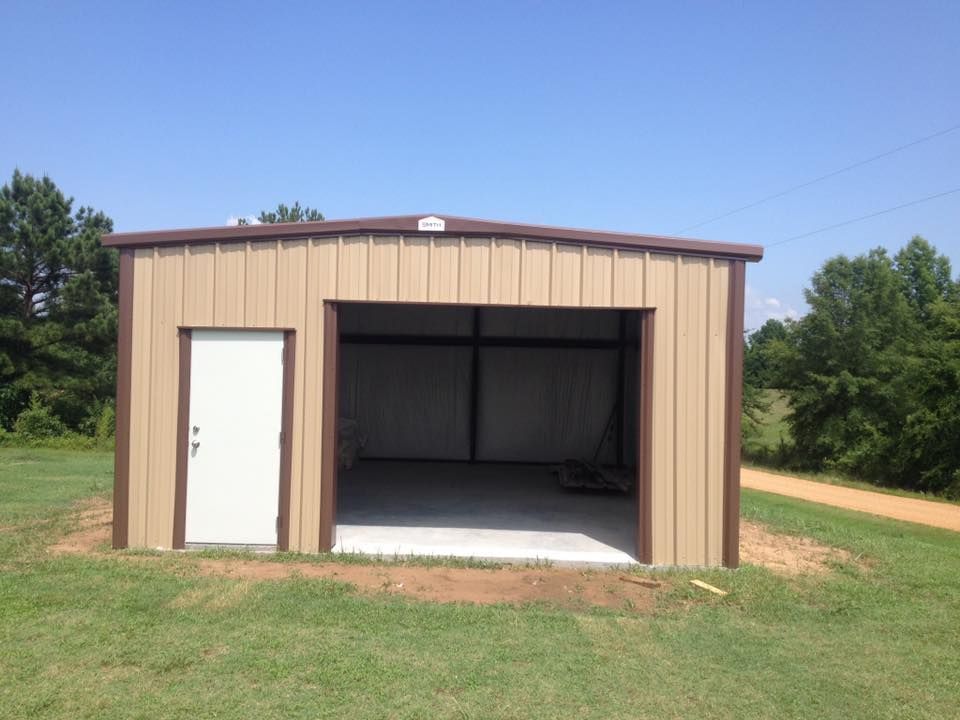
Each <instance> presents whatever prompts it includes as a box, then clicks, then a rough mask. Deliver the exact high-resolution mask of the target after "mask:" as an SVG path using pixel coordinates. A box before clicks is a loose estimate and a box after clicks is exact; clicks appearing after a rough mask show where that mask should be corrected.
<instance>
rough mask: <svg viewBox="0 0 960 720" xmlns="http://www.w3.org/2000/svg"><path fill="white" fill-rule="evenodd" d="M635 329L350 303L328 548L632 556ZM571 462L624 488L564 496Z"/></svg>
mask: <svg viewBox="0 0 960 720" xmlns="http://www.w3.org/2000/svg"><path fill="white" fill-rule="evenodd" d="M639 321H640V320H639V312H638V311H635V310H610V309H597V310H589V309H556V308H526V307H496V306H481V307H470V306H438V305H411V304H397V303H345V304H342V305H341V310H340V320H339V324H340V343H341V345H340V348H341V349H340V362H339V416H340V422H339V429H338V434H339V452H340V458H339V461H340V462H339V466H340V469H339V472H338V480H337V517H336V545H335V548H334V549H335V550H336V551H340V552H364V553H372V554H381V555H385V556H393V555H411V554H414V555H443V556H456V555H469V556H473V557H487V558H499V559H530V558H541V559H545V560H551V561H558V562H597V563H628V562H632V561H633V558H634V557H635V554H636V548H635V544H636V536H637V517H638V513H637V500H636V483H635V481H634V478H635V468H636V465H637V463H636V454H637V444H636V437H637V432H636V422H637V412H636V410H637V407H638V398H637V392H638V383H637V378H638V371H637V368H638V349H639V348H638V334H639V333H638V330H639ZM567 460H577V461H586V462H587V463H589V466H587V467H598V468H602V473H603V478H604V479H611V478H612V479H614V480H615V481H616V482H615V483H614V484H619V486H618V487H611V486H610V483H609V482H608V483H606V484H607V485H608V487H606V488H597V487H587V488H584V487H575V488H571V487H565V486H564V485H567V486H569V485H571V484H572V485H578V484H583V483H578V482H577V481H576V479H574V481H573V482H570V479H571V478H570V475H569V474H568V475H567V477H566V482H565V483H563V484H562V483H561V478H560V475H558V466H560V465H562V464H563V463H564V462H565V461H567ZM568 467H569V466H568ZM574 467H583V466H579V465H574ZM580 479H582V477H581V478H580ZM586 484H587V485H592V484H596V483H591V482H587V483H586ZM600 484H601V485H603V484H604V483H603V482H601V483H600Z"/></svg>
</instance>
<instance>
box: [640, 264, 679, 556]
mask: <svg viewBox="0 0 960 720" xmlns="http://www.w3.org/2000/svg"><path fill="white" fill-rule="evenodd" d="M678 262H679V258H678V257H677V256H675V255H651V256H650V262H649V269H648V275H647V282H646V292H647V301H646V304H647V306H648V307H655V308H657V310H656V312H655V315H654V349H653V373H654V383H653V428H654V430H653V562H654V563H655V564H658V565H659V564H672V563H674V558H675V557H676V548H677V543H676V524H675V523H674V509H675V507H676V479H677V476H676V465H677V456H676V433H677V425H676V415H677V414H676V408H677V385H676V379H677V366H676V358H677V345H676V342H677V264H678Z"/></svg>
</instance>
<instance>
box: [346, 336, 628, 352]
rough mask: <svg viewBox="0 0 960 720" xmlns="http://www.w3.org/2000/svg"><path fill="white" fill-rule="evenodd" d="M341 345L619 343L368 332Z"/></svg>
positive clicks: (611, 345) (593, 346)
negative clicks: (375, 333)
mask: <svg viewBox="0 0 960 720" xmlns="http://www.w3.org/2000/svg"><path fill="white" fill-rule="evenodd" d="M340 342H341V343H342V344H344V345H408V346H414V345H418V346H436V347H473V346H474V345H478V346H479V347H506V348H510V347H513V348H556V349H566V348H575V349H577V348H578V349H584V350H616V349H617V348H619V347H620V341H619V340H600V339H597V340H589V339H580V338H536V337H535V338H523V337H483V336H482V335H481V336H478V337H474V336H473V335H374V334H367V333H343V334H342V335H341V336H340Z"/></svg>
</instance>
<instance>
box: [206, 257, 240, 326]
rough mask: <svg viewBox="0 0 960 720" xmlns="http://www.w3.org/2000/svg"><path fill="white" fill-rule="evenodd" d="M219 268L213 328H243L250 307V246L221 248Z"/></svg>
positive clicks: (216, 276)
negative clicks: (248, 272)
mask: <svg viewBox="0 0 960 720" xmlns="http://www.w3.org/2000/svg"><path fill="white" fill-rule="evenodd" d="M216 258H217V261H216V262H217V267H216V269H215V270H214V283H213V287H214V291H213V292H214V294H213V324H214V325H218V326H222V327H243V325H244V319H243V316H244V310H245V307H246V302H245V297H244V296H245V294H246V286H245V283H246V279H247V274H246V268H245V265H246V260H247V248H246V245H242V244H240V243H220V244H218V245H217V255H216Z"/></svg>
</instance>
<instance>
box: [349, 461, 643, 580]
mask: <svg viewBox="0 0 960 720" xmlns="http://www.w3.org/2000/svg"><path fill="white" fill-rule="evenodd" d="M635 522H636V510H635V498H633V497H626V496H623V495H613V494H597V493H581V492H573V491H567V490H563V489H562V488H560V486H559V485H558V483H557V480H556V477H555V476H554V475H553V473H551V472H550V470H549V468H546V467H543V466H532V465H511V464H496V465H494V464H476V465H468V464H465V463H418V462H392V461H391V462H386V461H366V462H364V461H362V460H361V461H360V462H359V463H358V464H357V466H356V467H354V468H353V469H352V470H349V471H341V472H340V478H339V487H338V509H337V542H336V545H335V547H334V552H361V553H367V554H376V555H384V556H394V555H432V556H453V557H473V558H486V559H497V560H550V561H553V562H560V563H564V562H566V563H577V564H593V563H596V564H602V565H621V564H632V563H635V562H636V560H634V558H633V553H634V537H635V532H634V529H635Z"/></svg>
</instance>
